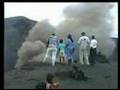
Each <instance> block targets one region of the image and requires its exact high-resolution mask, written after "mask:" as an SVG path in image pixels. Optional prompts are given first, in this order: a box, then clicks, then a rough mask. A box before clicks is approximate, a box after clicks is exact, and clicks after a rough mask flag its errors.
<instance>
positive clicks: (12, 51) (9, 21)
mask: <svg viewBox="0 0 120 90" xmlns="http://www.w3.org/2000/svg"><path fill="white" fill-rule="evenodd" d="M36 23H37V22H36V21H33V20H30V19H28V18H26V17H23V16H18V17H11V18H5V23H4V24H5V34H4V38H5V47H4V50H5V53H4V57H5V65H4V66H5V71H8V70H11V69H12V68H13V66H14V64H15V62H16V60H17V50H18V48H20V46H21V44H22V42H23V41H24V40H25V37H26V36H27V34H28V31H29V30H30V29H31V28H32V27H33V26H34V25H35V24H36Z"/></svg>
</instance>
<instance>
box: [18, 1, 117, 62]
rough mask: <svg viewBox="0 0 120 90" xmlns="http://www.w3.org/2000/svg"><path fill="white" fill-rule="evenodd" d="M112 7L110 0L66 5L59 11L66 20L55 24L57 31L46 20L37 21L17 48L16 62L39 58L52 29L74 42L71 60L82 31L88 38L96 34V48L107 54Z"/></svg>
mask: <svg viewBox="0 0 120 90" xmlns="http://www.w3.org/2000/svg"><path fill="white" fill-rule="evenodd" d="M112 7H113V5H112V4H111V3H81V4H77V5H74V6H68V7H66V8H65V9H64V11H63V13H64V15H65V17H66V20H64V21H63V22H61V23H60V24H59V26H58V27H56V29H57V30H56V29H55V28H54V27H53V26H51V25H50V24H49V22H47V21H43V22H40V23H37V24H36V25H35V27H33V28H32V30H30V32H29V35H28V36H27V37H26V41H25V42H24V43H23V45H22V46H21V48H20V49H19V50H18V59H19V60H18V61H20V60H22V61H28V60H33V61H40V60H42V59H43V57H44V51H45V50H46V48H45V43H46V42H47V38H48V37H49V36H50V35H51V33H53V32H56V33H57V35H58V37H59V38H62V39H64V40H66V37H67V34H68V33H71V34H72V36H73V39H74V43H75V44H76V45H75V46H76V48H75V52H76V54H75V59H78V45H77V40H78V39H79V37H80V36H81V32H83V31H84V32H85V33H86V34H87V36H88V37H91V36H92V35H95V36H96V39H97V40H98V51H101V52H102V53H103V54H105V55H106V56H107V57H108V56H109V55H111V53H112V51H113V49H114V47H115V43H114V42H113V41H112V39H111V38H110V33H111V32H112V31H113V29H114V28H113V23H112V20H113V18H112V16H111V15H110V12H109V11H110V9H111V8H112ZM76 55H77V56H76Z"/></svg>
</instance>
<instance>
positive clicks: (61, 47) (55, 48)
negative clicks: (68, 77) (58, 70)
mask: <svg viewBox="0 0 120 90" xmlns="http://www.w3.org/2000/svg"><path fill="white" fill-rule="evenodd" d="M77 43H78V45H79V59H80V60H79V62H80V64H81V65H83V64H87V65H90V64H91V65H94V63H95V56H96V48H97V40H96V39H95V36H94V35H92V37H91V40H90V39H89V38H88V37H87V36H86V33H85V32H82V33H81V37H80V38H79V39H78V42H77ZM89 50H90V53H89ZM74 51H75V44H74V41H73V38H72V35H71V34H68V36H67V40H66V41H64V40H63V39H60V40H58V37H57V36H56V35H55V33H53V34H52V35H51V36H50V37H49V38H48V42H47V51H46V55H45V58H44V60H43V62H45V60H46V59H47V58H48V57H49V56H50V53H51V55H52V56H51V57H52V66H55V62H56V56H57V53H58V54H59V60H60V62H61V63H66V59H67V63H68V64H71V63H72V62H73V54H74ZM84 61H85V63H84Z"/></svg>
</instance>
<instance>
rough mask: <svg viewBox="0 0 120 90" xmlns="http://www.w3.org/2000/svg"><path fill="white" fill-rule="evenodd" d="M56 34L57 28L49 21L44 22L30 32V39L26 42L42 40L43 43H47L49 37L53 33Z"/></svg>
mask: <svg viewBox="0 0 120 90" xmlns="http://www.w3.org/2000/svg"><path fill="white" fill-rule="evenodd" d="M53 32H55V28H54V27H53V26H52V25H50V24H49V22H48V21H46V20H44V21H41V22H39V23H37V24H36V25H35V26H34V27H33V28H32V29H31V30H30V32H29V35H28V37H27V38H26V40H29V41H36V40H41V41H42V42H44V43H46V42H47V39H48V37H49V36H50V35H51V33H53Z"/></svg>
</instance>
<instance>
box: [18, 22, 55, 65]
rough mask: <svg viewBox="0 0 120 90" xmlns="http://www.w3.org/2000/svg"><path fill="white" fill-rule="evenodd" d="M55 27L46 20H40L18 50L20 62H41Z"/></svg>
mask: <svg viewBox="0 0 120 90" xmlns="http://www.w3.org/2000/svg"><path fill="white" fill-rule="evenodd" d="M54 31H55V28H54V27H53V26H51V25H50V24H49V22H48V21H46V20H44V21H41V22H38V23H37V24H36V25H35V26H34V27H33V28H32V29H31V30H30V31H29V33H28V36H27V37H26V40H25V41H24V42H23V44H22V46H21V47H20V49H19V50H18V63H27V62H32V61H37V62H41V61H42V60H43V57H44V55H45V51H46V42H47V39H48V37H49V35H51V33H53V32H54Z"/></svg>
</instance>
